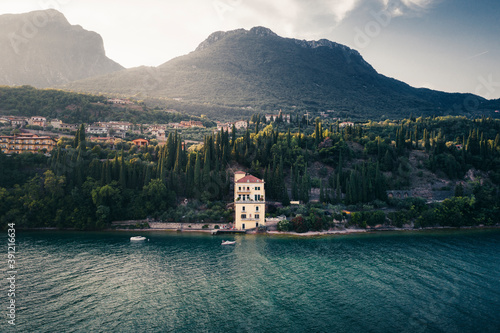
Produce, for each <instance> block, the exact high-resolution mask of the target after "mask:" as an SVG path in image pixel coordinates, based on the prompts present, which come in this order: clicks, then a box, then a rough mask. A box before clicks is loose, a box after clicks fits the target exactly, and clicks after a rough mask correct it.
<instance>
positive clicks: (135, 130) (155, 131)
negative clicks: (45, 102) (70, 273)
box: [0, 99, 354, 154]
mask: <svg viewBox="0 0 500 333" xmlns="http://www.w3.org/2000/svg"><path fill="white" fill-rule="evenodd" d="M108 102H109V103H113V104H117V105H126V104H132V103H133V102H131V101H129V100H123V99H109V100H108ZM320 116H321V117H326V116H327V114H326V113H324V112H322V113H321V114H320ZM265 119H266V122H267V123H269V122H275V121H277V120H278V119H280V120H282V121H283V122H286V123H290V122H291V115H290V114H283V113H282V112H281V110H280V111H279V113H276V114H266V115H265ZM335 119H336V118H335ZM0 124H3V125H4V126H5V125H7V126H11V127H12V128H15V129H18V131H17V133H14V134H13V135H0V148H1V150H2V152H3V153H5V154H19V153H23V152H31V153H36V152H45V153H48V152H50V151H51V150H52V149H54V147H55V146H56V145H57V141H58V140H59V138H60V137H63V136H69V135H70V134H72V133H74V132H75V131H77V130H78V128H79V126H80V125H79V124H67V123H64V122H63V121H62V120H60V119H47V118H46V117H42V116H33V117H30V118H28V117H19V116H0ZM216 124H217V127H216V128H215V129H214V133H217V132H220V131H224V132H227V133H232V132H233V130H236V131H238V130H241V129H243V130H246V129H247V128H248V126H249V121H248V120H238V121H234V122H219V121H217V122H216ZM353 125H354V123H351V122H342V123H340V127H346V126H353ZM191 128H199V129H202V128H205V126H204V125H203V123H202V122H201V121H198V120H186V121H181V122H179V123H174V122H173V123H168V124H133V123H130V122H125V121H108V122H96V123H92V124H88V125H85V133H86V134H87V135H88V140H89V141H93V142H100V143H111V144H113V143H115V141H116V140H117V139H120V140H126V138H127V136H134V137H137V136H140V137H142V138H138V139H135V140H129V141H130V142H131V143H133V144H135V145H137V146H139V147H143V146H147V145H149V144H150V139H155V140H156V141H157V142H158V144H164V143H165V142H166V141H167V138H168V133H169V132H168V130H169V129H191ZM187 141H189V140H187ZM190 143H192V144H197V143H201V142H198V141H190Z"/></svg>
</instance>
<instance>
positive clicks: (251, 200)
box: [234, 198, 266, 204]
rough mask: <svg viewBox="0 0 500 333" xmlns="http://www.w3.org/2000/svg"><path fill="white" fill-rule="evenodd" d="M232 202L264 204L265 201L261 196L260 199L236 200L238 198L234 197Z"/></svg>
mask: <svg viewBox="0 0 500 333" xmlns="http://www.w3.org/2000/svg"><path fill="white" fill-rule="evenodd" d="M234 203H237V204H239V203H246V204H260V203H262V204H264V203H266V201H265V200H264V198H261V200H254V199H240V200H238V198H236V199H234Z"/></svg>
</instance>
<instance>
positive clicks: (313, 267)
mask: <svg viewBox="0 0 500 333" xmlns="http://www.w3.org/2000/svg"><path fill="white" fill-rule="evenodd" d="M138 234H141V233H138ZM142 234H143V235H145V236H146V237H148V238H149V241H147V242H138V243H133V242H130V241H129V237H130V236H132V234H130V233H127V232H109V233H78V232H41V233H34V232H29V233H28V232H25V233H18V239H17V242H18V245H19V247H18V256H19V267H18V274H19V276H18V280H17V281H16V285H17V293H16V304H17V305H18V308H17V318H16V322H17V325H16V329H17V331H18V332H498V331H499V330H500V316H499V314H500V231H499V230H488V231H466V232H463V231H446V232H418V233H387V234H386V233H380V234H368V235H364V234H363V235H343V236H329V237H320V238H296V237H286V236H272V237H270V236H265V235H236V236H232V237H228V236H224V238H225V239H228V238H230V239H234V240H236V245H235V246H221V245H220V242H221V240H222V238H221V236H211V235H207V234H193V233H160V232H154V233H153V232H150V233H146V232H143V233H142ZM134 235H135V234H134ZM2 308H5V307H3V306H2ZM4 317H5V316H4ZM0 329H1V330H2V331H6V332H7V331H9V329H10V328H9V327H8V325H7V324H6V320H4V321H3V322H2V323H1V326H0Z"/></svg>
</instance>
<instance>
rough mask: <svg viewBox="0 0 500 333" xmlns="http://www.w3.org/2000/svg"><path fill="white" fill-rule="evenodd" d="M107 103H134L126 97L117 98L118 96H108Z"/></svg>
mask: <svg viewBox="0 0 500 333" xmlns="http://www.w3.org/2000/svg"><path fill="white" fill-rule="evenodd" d="M108 103H113V104H120V105H130V104H134V103H133V102H131V101H129V100H126V99H119V98H110V99H108Z"/></svg>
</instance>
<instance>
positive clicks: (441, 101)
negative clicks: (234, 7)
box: [0, 10, 500, 118]
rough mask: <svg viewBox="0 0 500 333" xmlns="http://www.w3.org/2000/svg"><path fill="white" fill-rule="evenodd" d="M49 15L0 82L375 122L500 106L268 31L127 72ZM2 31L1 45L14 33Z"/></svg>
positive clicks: (217, 38)
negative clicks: (330, 113)
mask: <svg viewBox="0 0 500 333" xmlns="http://www.w3.org/2000/svg"><path fill="white" fill-rule="evenodd" d="M24 15H25V16H24V17H23V18H22V20H20V21H19V20H18V21H15V22H14V23H13V16H15V15H11V16H9V15H3V16H0V27H3V26H5V27H8V28H9V29H10V30H9V31H10V33H12V31H14V32H16V31H17V32H18V33H19V31H20V29H22V24H23V23H22V22H25V21H26V16H29V15H33V13H28V14H24ZM38 15H40V14H38ZM47 15H49V16H50V18H51V20H50V22H48V23H47V24H46V25H45V26H44V27H43V29H42V28H41V29H39V31H38V33H37V34H36V35H35V37H33V38H32V39H30V40H29V42H28V43H20V49H21V50H22V56H21V57H20V56H19V55H17V54H15V53H14V55H13V54H12V52H13V50H12V47H11V48H7V49H9V50H8V51H7V53H8V52H10V53H8V54H7V56H5V57H2V58H5V60H3V59H0V73H1V74H0V84H1V83H3V84H10V85H12V84H31V85H34V86H37V87H47V86H52V87H58V88H62V89H65V90H72V91H79V92H88V93H104V94H112V95H120V96H131V97H137V98H139V99H156V100H163V101H164V102H165V103H168V101H172V100H175V101H177V102H178V101H182V103H188V104H190V105H191V106H193V105H203V106H204V107H205V108H206V107H207V106H214V107H220V106H224V107H231V108H236V109H238V108H239V109H241V108H245V109H251V110H256V111H260V110H274V109H277V108H283V109H287V108H289V109H296V110H300V111H305V110H312V111H315V110H318V111H325V110H335V111H337V112H340V113H344V114H350V115H358V116H364V117H367V116H369V117H373V118H378V117H380V116H382V115H384V116H391V117H397V116H408V115H409V114H410V113H413V114H415V115H420V114H436V115H440V114H466V115H478V114H480V113H486V114H493V112H494V110H497V109H500V101H498V100H496V101H488V100H486V99H484V98H482V97H479V96H475V95H472V94H459V93H456V94H451V93H444V92H439V91H433V90H430V89H417V88H413V87H411V86H409V85H407V84H405V83H404V82H401V81H398V80H395V79H392V78H388V77H386V76H384V75H381V74H379V73H377V72H376V70H375V69H374V68H373V67H372V66H371V65H370V64H368V63H367V62H366V61H365V60H364V59H363V58H362V56H361V55H360V54H359V53H358V52H357V51H355V50H352V49H350V48H348V47H346V46H344V45H340V44H337V43H334V42H331V41H328V40H324V39H323V40H319V41H304V40H297V39H291V38H282V37H280V36H278V35H276V34H275V33H273V32H272V31H271V30H269V29H266V28H263V27H255V28H252V29H250V30H244V29H238V30H233V31H228V32H215V33H213V34H211V35H210V36H209V37H208V38H207V39H206V40H205V41H204V42H202V43H201V44H200V45H199V46H198V48H197V49H196V50H195V51H193V52H191V53H189V54H187V55H184V56H181V57H177V58H175V59H172V60H170V61H168V62H166V63H164V64H162V65H160V66H158V67H137V68H131V69H122V67H121V66H120V65H118V64H116V63H115V62H113V61H112V60H110V59H108V58H106V57H105V54H104V49H103V46H102V45H103V44H102V39H101V38H100V36H99V35H97V34H96V33H91V32H88V31H85V30H83V29H82V28H81V27H79V26H70V25H69V23H68V22H67V21H66V19H65V18H64V16H63V15H62V14H61V13H59V12H56V11H53V10H52V11H48V12H47ZM19 18H21V16H19ZM9 20H10V21H9ZM31 20H33V18H32V19H31ZM28 21H29V18H28ZM8 22H10V23H8ZM2 24H3V26H2ZM1 31H2V33H1V34H0V37H1V39H0V44H1V45H4V44H5V43H6V39H5V36H9V33H6V32H5V30H4V29H3V28H2V30H1ZM4 49H5V47H2V51H0V52H3V53H5V52H6V51H4ZM388 52H390V50H388ZM3 53H2V55H3ZM120 69H122V70H120Z"/></svg>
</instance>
